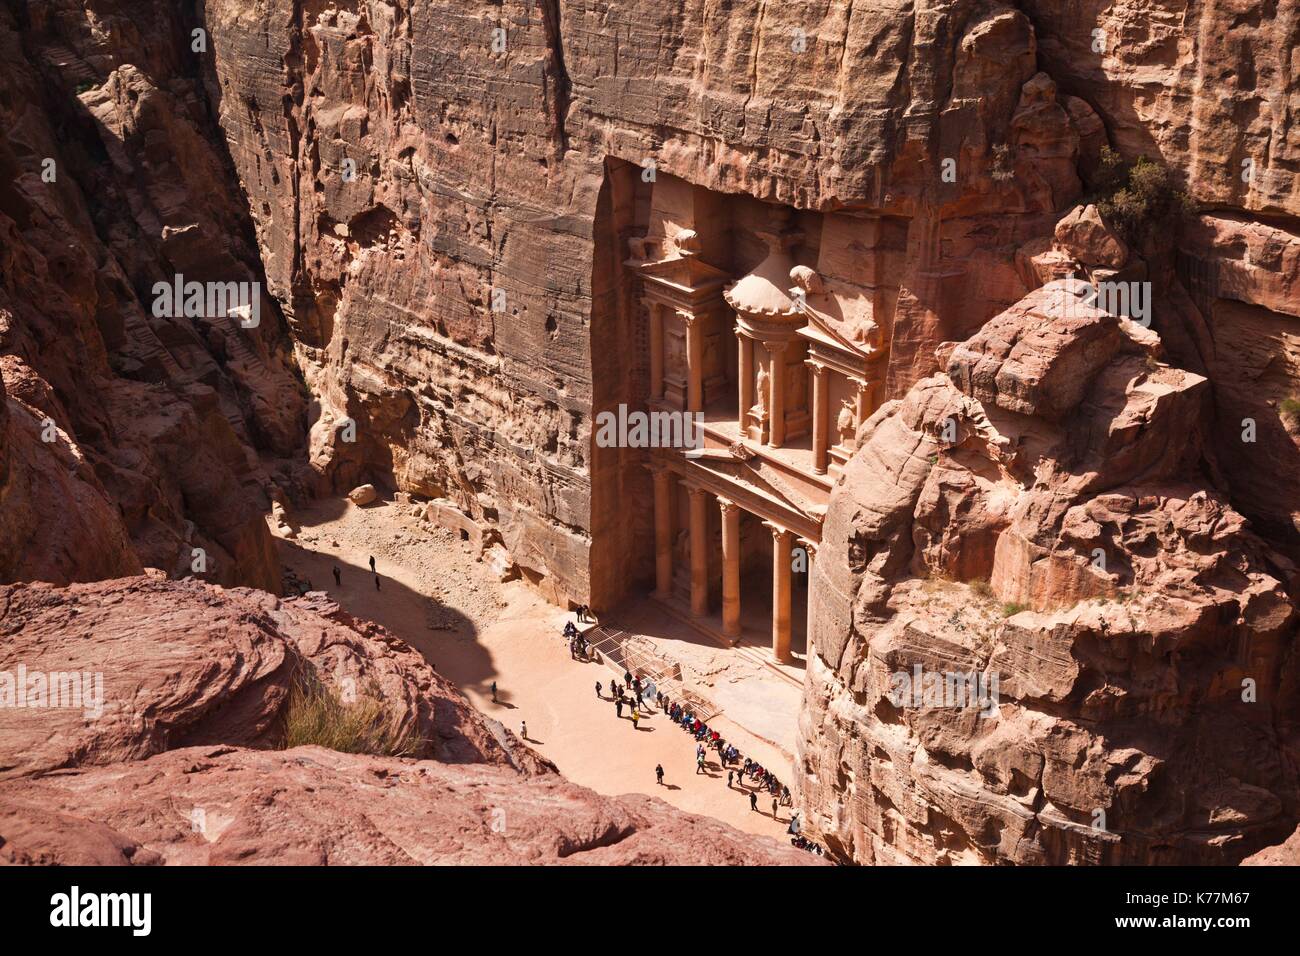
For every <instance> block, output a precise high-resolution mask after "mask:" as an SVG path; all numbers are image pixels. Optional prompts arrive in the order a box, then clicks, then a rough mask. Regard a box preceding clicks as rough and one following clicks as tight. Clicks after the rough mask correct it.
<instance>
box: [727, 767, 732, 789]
mask: <svg viewBox="0 0 1300 956" xmlns="http://www.w3.org/2000/svg"><path fill="white" fill-rule="evenodd" d="M733 772H734V771H731V770H728V771H727V789H728V790H730V789H731V775H732V773H733Z"/></svg>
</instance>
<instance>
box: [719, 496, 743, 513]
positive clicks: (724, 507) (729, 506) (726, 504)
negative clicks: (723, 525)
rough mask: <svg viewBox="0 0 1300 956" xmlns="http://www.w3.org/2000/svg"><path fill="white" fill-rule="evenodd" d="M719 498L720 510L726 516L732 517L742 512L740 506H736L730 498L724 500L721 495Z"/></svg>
mask: <svg viewBox="0 0 1300 956" xmlns="http://www.w3.org/2000/svg"><path fill="white" fill-rule="evenodd" d="M717 497H718V508H719V509H721V511H722V513H723V514H724V515H728V516H730V515H732V514H734V513H736V512H738V511H740V510H741V508H740V505H738V504H736V503H735V502H734V501H732V500H731V499H730V498H723V497H722V496H721V495H719V496H717Z"/></svg>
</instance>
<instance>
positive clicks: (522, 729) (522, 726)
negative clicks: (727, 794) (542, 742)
mask: <svg viewBox="0 0 1300 956" xmlns="http://www.w3.org/2000/svg"><path fill="white" fill-rule="evenodd" d="M519 735H520V736H521V737H523V738H524V740H527V739H528V721H526V720H521V721H519ZM750 796H753V794H750Z"/></svg>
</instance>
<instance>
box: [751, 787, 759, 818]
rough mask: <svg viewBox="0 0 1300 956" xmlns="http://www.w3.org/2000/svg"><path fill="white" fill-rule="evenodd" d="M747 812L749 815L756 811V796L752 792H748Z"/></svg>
mask: <svg viewBox="0 0 1300 956" xmlns="http://www.w3.org/2000/svg"><path fill="white" fill-rule="evenodd" d="M749 811H750V812H751V813H755V812H757V811H758V794H756V793H755V792H754V791H753V790H751V791H749Z"/></svg>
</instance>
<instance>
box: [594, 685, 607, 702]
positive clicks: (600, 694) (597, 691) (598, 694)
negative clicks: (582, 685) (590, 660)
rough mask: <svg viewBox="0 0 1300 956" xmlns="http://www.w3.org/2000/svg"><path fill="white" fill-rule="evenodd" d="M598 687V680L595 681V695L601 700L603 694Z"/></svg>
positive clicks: (603, 696) (599, 686)
mask: <svg viewBox="0 0 1300 956" xmlns="http://www.w3.org/2000/svg"><path fill="white" fill-rule="evenodd" d="M600 688H601V685H600V681H596V696H597V697H599V698H601V699H602V700H603V699H604V698H605V695H604V694H602V693H601V692H600Z"/></svg>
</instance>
